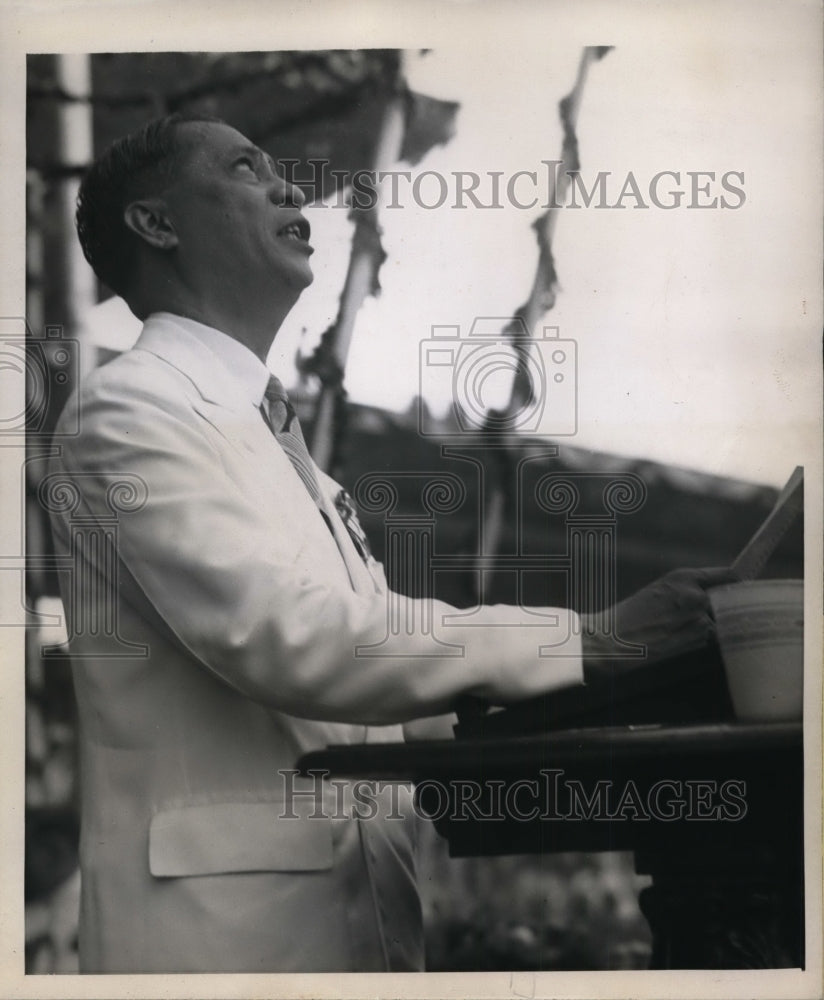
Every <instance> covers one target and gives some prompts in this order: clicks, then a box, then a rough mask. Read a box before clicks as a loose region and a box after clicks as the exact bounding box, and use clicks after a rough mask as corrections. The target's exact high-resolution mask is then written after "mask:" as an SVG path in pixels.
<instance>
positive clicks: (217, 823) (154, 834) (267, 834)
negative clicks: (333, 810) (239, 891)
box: [149, 802, 332, 877]
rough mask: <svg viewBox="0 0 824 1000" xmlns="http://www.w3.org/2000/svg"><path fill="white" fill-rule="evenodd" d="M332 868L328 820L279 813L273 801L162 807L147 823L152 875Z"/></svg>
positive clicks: (278, 805) (330, 831) (330, 830)
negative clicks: (149, 824) (285, 815)
mask: <svg viewBox="0 0 824 1000" xmlns="http://www.w3.org/2000/svg"><path fill="white" fill-rule="evenodd" d="M331 867H332V825H331V822H330V820H329V818H328V817H317V818H314V819H310V818H308V817H301V818H300V819H298V818H297V817H295V818H288V817H284V816H283V805H282V804H281V803H278V802H215V803H208V804H204V805H192V806H184V807H181V808H174V809H164V810H162V811H161V812H159V813H157V814H156V815H155V816H154V817H153V818H152V822H151V826H150V827H149V871H150V872H151V873H152V875H156V876H167V877H172V876H178V875H218V874H223V873H228V872H254V871H319V870H322V869H329V868H331Z"/></svg>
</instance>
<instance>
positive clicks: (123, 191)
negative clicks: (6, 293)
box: [75, 112, 224, 297]
mask: <svg viewBox="0 0 824 1000" xmlns="http://www.w3.org/2000/svg"><path fill="white" fill-rule="evenodd" d="M187 122H215V123H220V124H224V123H223V121H222V119H220V118H214V117H212V116H209V115H200V114H191V113H182V112H177V113H175V114H172V115H166V116H165V117H164V118H157V119H155V120H154V121H151V122H149V123H148V124H147V125H144V126H143V128H141V129H138V130H137V131H136V132H132V133H131V134H129V135H127V136H124V137H123V138H122V139H118V140H117V141H116V142H114V143H113V144H112V145H111V146H109V148H108V149H107V150H106V152H105V153H103V154H102V155H101V156H100V157H99V158H98V159H97V160H96V161H95V162H94V163H93V164H92V166H91V167H90V168H89V170H88V172H87V173H86V175H85V177H84V178H83V180H82V182H81V184H80V191H79V193H78V196H77V212H76V215H75V222H76V225H77V235H78V237H79V239H80V245H81V247H82V248H83V254H84V256H85V258H86V260H87V261H88V262H89V264H91V266H92V269H93V270H94V273H95V274H96V275H97V276H98V278H100V280H101V281H102V282H104V283H105V284H106V285H108V286H109V288H111V290H112V291H113V292H116V293H117V294H118V295H122V296H124V297H125V295H126V292H127V290H128V287H129V280H130V276H131V273H132V268H133V264H134V254H135V249H136V247H137V240H138V239H139V237H137V236H136V235H135V234H134V233H133V232H132V231H131V230H130V229H129V227H128V226H127V225H126V223H125V222H124V221H123V212H124V209H125V208H126V206H127V205H128V204H129V202H130V201H132V200H133V199H134V198H137V197H140V196H141V195H144V194H146V193H147V189H150V185H151V182H152V181H153V180H154V181H155V183H161V182H162V181H163V180H167V179H170V178H171V176H172V174H173V172H174V169H175V168H176V167H177V166H178V165H179V163H180V158H181V152H182V148H181V144H180V136H179V134H178V126H179V125H182V124H185V123H187Z"/></svg>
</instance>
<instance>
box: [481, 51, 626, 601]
mask: <svg viewBox="0 0 824 1000" xmlns="http://www.w3.org/2000/svg"><path fill="white" fill-rule="evenodd" d="M610 48H611V46H591V45H588V46H585V47H584V49H583V51H582V52H581V58H580V60H579V62H578V72H577V74H576V78H575V83H574V85H573V88H572V90H571V91H570V92H569V94H567V95H566V97H563V98H562V99H561V100H560V102H559V104H558V111H559V114H560V118H561V125H562V127H563V133H564V134H563V141H562V144H561V159H560V164H559V169H558V170H556V171H555V172H553V173H552V174H551V175H550V190H549V197H548V201H547V203H548V205H549V206H550V207H549V208H548V209H547V210H546V211H545V212H544V214H543V215H541V216H540V217H539V218H538V219H536V220H535V222H534V223H533V224H532V228H533V229H534V230H535V235H536V239H537V241H538V263H537V265H536V268H535V277H534V278H533V281H532V288H531V291H530V293H529V297H528V298H527V301H526V302H525V303H524V304H523V305H522V306H520V307H519V308H518V309H517V310H516V312H515V321H514V322H511V323H510V324H509V325H508V326H507V328H506V329H505V330H504V335H505V336H506V335H509V336H510V339H511V342H512V346H513V348H514V350H515V352H516V355H517V362H516V370H515V377H514V378H513V381H512V389H511V391H510V398H509V401H508V403H507V405H506V407H505V408H504V411H503V414H504V415H507V416H510V417H514V416H515V415H517V414H518V412H520V411H521V410H522V409H523V407H524V406H526V405H528V404H529V402H530V399H531V396H532V392H533V388H532V384H531V380H530V377H529V371H528V367H527V362H528V353H529V345H530V340H527V341H526V342H525V341H524V340H523V338H518V337H517V336H512V335H513V334H517V332H518V331H519V330H521V331H522V330H523V329H524V328H525V329H526V331H527V333H528V335H529V338H533V337H534V336H535V334H536V332H537V328H538V324H539V323H540V322H541V320H542V319H543V317H544V316H545V315H546V314H547V313H548V312H549V311H550V310H551V309H552V307H553V306H554V305H555V297H556V294H557V285H558V279H557V275H556V273H555V261H554V258H553V255H552V240H553V237H554V235H555V228H556V226H557V224H558V213H559V211H560V210H561V208H562V207H563V205H564V204H565V202H566V198H567V194H568V192H569V187H570V184H571V183H572V182H571V180H570V176H569V175H570V173H573V172H575V171H577V170H578V169H579V168H580V162H579V159H578V138H577V136H576V132H575V128H576V125H577V123H578V115H579V112H580V110H581V101H582V98H583V94H584V86H585V85H586V81H587V76H588V74H589V67H590V66H591V65H592V63H593V62H596V61H598V60H600V59H602V58H603V57H604V56H605V55H606V53H607V52H609V50H610ZM518 320H521V321H522V323H523V326H521V324H520V323H518V322H517V321H518ZM491 416H496V417H498V418H500V416H501V414H500V413H498V414H494V415H493V414H491ZM495 423H496V425H497V421H496V422H495ZM486 430H492V425H488V426H487V428H486ZM496 454H497V458H498V460H497V461H496V462H495V463H493V465H494V469H495V470H496V472H495V474H494V475H493V477H491V481H490V477H487V478H486V489H485V496H484V519H483V534H482V537H481V551H480V554H481V556H488V555H492V554H494V553H495V552H497V551H498V547H499V544H500V539H501V535H502V532H503V525H504V513H505V510H506V500H507V496H508V489H509V487H511V483H510V482H509V480H510V479H511V476H509V475H508V474H507V471H508V470H507V468H506V467H507V464H508V462H507V455H508V449H501V446H500V444H498V445H497V450H496ZM484 576H486V578H487V579H486V580H485V579H484ZM490 576H491V571H489V570H486V571H485V572H478V573H476V579H477V580H479V581H480V587H483V586H484V585H485V584H488V582H489V577H490ZM476 596H478V598H479V599H481V598H482V597H483V595H482V594H481V593H480V592H479V593H478V594H477V595H476Z"/></svg>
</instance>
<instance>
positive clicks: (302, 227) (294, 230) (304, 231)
mask: <svg viewBox="0 0 824 1000" xmlns="http://www.w3.org/2000/svg"><path fill="white" fill-rule="evenodd" d="M310 235H311V228H310V226H309V223H308V222H307V221H306V219H296V220H295V221H294V222H290V223H289V224H288V225H286V226H283V228H282V229H279V230H278V236H279V237H282V238H283V239H285V240H302V241H303V242H304V243H308V242H309V236H310Z"/></svg>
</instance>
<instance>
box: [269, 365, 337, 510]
mask: <svg viewBox="0 0 824 1000" xmlns="http://www.w3.org/2000/svg"><path fill="white" fill-rule="evenodd" d="M260 409H261V413H262V414H263V419H264V420H265V421H266V423H267V424H268V425H269V428H270V430H271V431H272V433H273V434H274V435H275V437H276V438H277V439H278V442H279V443H280V446H281V448H283V450H284V451H285V452H286V455H287V457H288V458H289V461H290V462H291V463H292V465H294V467H295V470H296V472H297V474H298V475H299V476H300V478H301V479H302V480H303V484H304V486H305V487H306V489H307V490H308V491H309V494H310V496H311V497H312V499H313V500H314V501H315V503H316V504H317V505H318V508H321V506H322V505H321V493H320V486H319V485H318V480H317V477H316V475H315V469H314V466H313V464H312V459H311V458H310V457H309V449H308V448H307V447H306V442H305V441H304V440H303V432H302V431H301V429H300V423H299V422H298V418H297V415H296V414H295V411H294V409H293V408H292V404H291V403H290V402H289V397H288V396H287V395H286V390H285V389H284V388H283V385H282V384H281V382H280V380H279V379H277V378H275V376H274V375H272V376H271V377H270V379H269V384H268V385H267V386H266V392H265V393H264V394H263V402H262V403H261V406H260ZM321 512H322V510H321Z"/></svg>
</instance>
